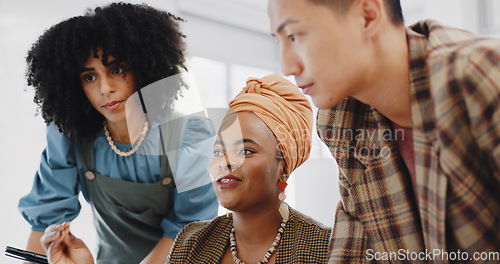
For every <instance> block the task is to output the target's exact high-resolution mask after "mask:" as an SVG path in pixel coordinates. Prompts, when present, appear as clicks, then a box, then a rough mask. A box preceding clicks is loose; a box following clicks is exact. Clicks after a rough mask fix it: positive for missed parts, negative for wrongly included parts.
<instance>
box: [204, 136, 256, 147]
mask: <svg viewBox="0 0 500 264" xmlns="http://www.w3.org/2000/svg"><path fill="white" fill-rule="evenodd" d="M244 143H250V144H254V145H257V146H260V145H259V144H258V143H257V142H255V141H253V140H251V139H249V138H244V139H240V140H237V141H236V142H235V143H234V145H241V144H244ZM217 144H219V145H222V146H224V143H223V142H222V141H220V140H216V141H215V143H214V145H217Z"/></svg>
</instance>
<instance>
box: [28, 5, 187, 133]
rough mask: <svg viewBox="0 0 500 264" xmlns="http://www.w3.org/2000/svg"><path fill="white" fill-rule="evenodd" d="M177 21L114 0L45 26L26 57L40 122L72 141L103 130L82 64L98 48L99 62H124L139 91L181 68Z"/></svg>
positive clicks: (173, 94) (168, 98)
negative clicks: (84, 81) (85, 85)
mask: <svg viewBox="0 0 500 264" xmlns="http://www.w3.org/2000/svg"><path fill="white" fill-rule="evenodd" d="M179 21H183V20H182V19H180V18H178V17H176V16H174V15H172V14H170V13H167V12H164V11H159V10H157V9H154V8H152V7H149V6H147V5H144V4H143V5H132V4H126V3H113V4H111V5H109V6H105V7H98V8H96V9H95V10H88V11H87V12H86V14H85V15H84V16H78V17H73V18H70V19H68V20H65V21H63V22H61V23H59V24H57V25H55V26H53V27H51V28H50V29H48V30H47V31H46V32H45V33H44V34H43V35H42V36H41V37H40V38H39V39H38V41H37V42H35V43H34V44H33V47H32V48H31V50H30V51H29V52H28V56H27V58H26V62H27V63H28V69H27V81H28V85H30V86H33V87H34V89H35V97H34V99H33V101H34V102H35V103H36V104H38V106H39V111H40V110H41V113H42V117H43V118H44V120H45V122H46V123H50V122H54V123H55V125H56V126H57V127H58V128H59V131H61V132H62V133H64V134H65V135H66V136H68V137H69V138H72V139H74V140H82V139H83V138H93V137H94V136H95V134H96V133H97V132H98V131H99V129H101V128H102V123H103V121H104V117H103V116H102V115H101V114H100V113H99V112H97V110H95V109H94V108H93V107H92V106H91V104H90V102H89V101H88V99H87V97H86V96H85V93H84V91H83V88H82V84H81V81H80V73H81V67H82V65H83V64H84V63H85V62H86V61H87V59H88V58H89V56H91V55H92V56H94V57H95V56H97V48H101V49H102V50H103V56H102V62H103V64H104V65H106V64H107V59H108V56H113V57H114V58H115V59H116V61H117V62H118V63H120V62H125V63H126V64H127V69H128V70H129V71H130V72H132V73H134V75H135V78H136V87H137V88H136V89H138V90H140V89H141V88H143V87H144V86H147V85H148V84H151V83H153V82H155V81H158V80H161V79H163V78H166V77H168V76H172V75H175V74H178V73H180V71H181V70H182V69H186V67H185V59H184V49H185V45H184V41H183V38H184V37H185V36H184V35H183V34H181V33H180V31H179V24H178V22H179ZM181 88H182V85H179V86H178V87H174V88H172V87H170V88H169V89H164V90H165V91H164V97H163V98H161V99H162V101H161V102H158V105H159V106H160V105H161V107H168V106H170V105H171V104H172V102H173V100H174V98H177V95H178V94H179V93H180V90H181Z"/></svg>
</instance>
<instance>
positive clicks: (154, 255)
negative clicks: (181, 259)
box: [141, 236, 174, 264]
mask: <svg viewBox="0 0 500 264" xmlns="http://www.w3.org/2000/svg"><path fill="white" fill-rule="evenodd" d="M173 244H174V240H173V239H172V238H170V237H166V236H164V237H163V238H162V239H160V241H158V243H157V244H156V246H155V247H154V248H153V250H151V252H150V253H149V254H148V255H147V256H146V258H144V259H143V260H142V261H141V264H156V263H158V264H164V263H165V262H166V261H167V256H168V254H169V253H170V248H172V245H173Z"/></svg>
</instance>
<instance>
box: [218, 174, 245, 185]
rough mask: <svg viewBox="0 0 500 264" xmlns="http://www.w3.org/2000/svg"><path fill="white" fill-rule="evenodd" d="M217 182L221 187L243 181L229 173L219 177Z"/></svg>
mask: <svg viewBox="0 0 500 264" xmlns="http://www.w3.org/2000/svg"><path fill="white" fill-rule="evenodd" d="M216 182H217V185H218V186H219V187H220V188H232V187H235V186H237V185H239V184H240V183H241V179H240V178H238V177H236V176H234V175H231V174H228V175H224V176H219V177H217V180H216Z"/></svg>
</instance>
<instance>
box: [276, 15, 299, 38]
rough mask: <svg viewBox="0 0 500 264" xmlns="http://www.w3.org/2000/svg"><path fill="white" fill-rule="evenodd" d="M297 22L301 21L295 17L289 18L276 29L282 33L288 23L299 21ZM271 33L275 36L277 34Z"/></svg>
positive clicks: (278, 32)
mask: <svg viewBox="0 0 500 264" xmlns="http://www.w3.org/2000/svg"><path fill="white" fill-rule="evenodd" d="M297 22H299V21H298V20H296V19H293V18H288V19H287V20H285V21H283V23H281V24H280V25H279V27H278V28H277V29H276V33H277V34H280V33H281V31H283V29H284V28H285V27H286V26H287V25H289V24H291V23H297ZM271 35H272V36H273V37H274V36H275V35H274V34H272V33H271Z"/></svg>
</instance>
